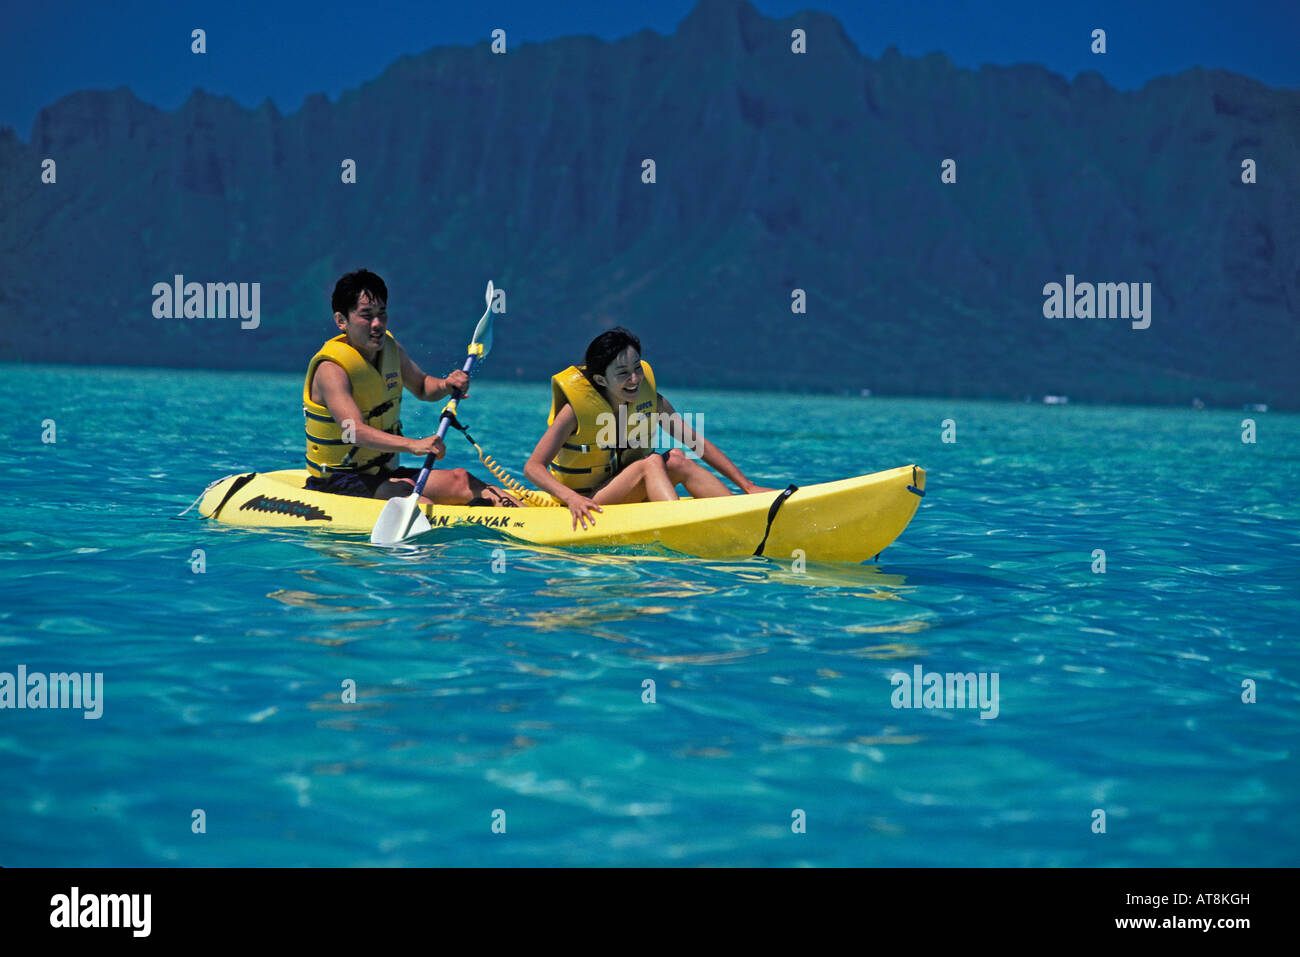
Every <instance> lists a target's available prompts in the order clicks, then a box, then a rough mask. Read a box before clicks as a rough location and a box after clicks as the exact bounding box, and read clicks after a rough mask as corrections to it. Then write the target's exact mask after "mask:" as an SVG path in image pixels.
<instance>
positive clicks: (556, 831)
mask: <svg viewBox="0 0 1300 957" xmlns="http://www.w3.org/2000/svg"><path fill="white" fill-rule="evenodd" d="M3 374H4V379H3V381H4V382H5V387H4V388H5V394H6V397H7V399H8V402H7V403H6V404H7V405H8V406H9V407H10V413H9V414H8V415H6V416H5V417H4V419H3V424H2V425H0V434H3V436H4V439H5V443H6V446H7V447H8V448H9V449H10V450H11V454H12V455H13V459H12V461H11V463H10V465H9V467H8V468H6V469H5V470H4V472H3V473H2V474H0V491H2V492H3V494H0V563H3V564H2V566H0V573H2V574H0V590H2V591H3V601H2V602H0V673H3V672H7V673H10V674H16V672H17V669H18V667H19V666H25V668H26V670H27V672H28V673H29V674H31V673H34V672H41V673H54V672H73V671H75V672H89V673H97V672H98V673H102V675H103V694H102V701H101V704H102V715H101V716H100V717H99V718H98V719H92V720H88V719H86V718H85V717H83V713H82V712H81V711H76V710H71V709H44V710H41V709H21V710H20V709H3V710H0V781H2V782H3V787H0V865H4V866H35V865H56V866H71V865H90V866H107V865H129V866H156V865H186V866H189V865H195V866H199V865H215V866H228V865H323V866H352V865H395V866H412V865H414V866H429V865H583V864H594V865H781V866H785V865H812V866H827V865H829V866H839V865H921V866H925V865H958V866H1007V865H1010V866H1017V865H1032V866H1040V865H1047V866H1052V865H1064V866H1070V865H1083V866H1167V865H1173V866H1179V865H1203V866H1265V865H1270V866H1275V865H1285V866H1295V865H1297V864H1300V762H1298V761H1297V760H1296V750H1297V742H1298V741H1300V686H1298V684H1297V682H1298V679H1300V655H1298V654H1297V650H1296V643H1297V633H1298V632H1300V628H1298V626H1297V621H1298V620H1300V572H1298V571H1297V567H1298V565H1300V531H1298V530H1300V501H1298V499H1300V497H1298V496H1297V491H1298V490H1300V481H1298V480H1300V416H1296V415H1291V414H1282V413H1277V412H1267V413H1246V412H1240V411H1222V410H1203V411H1196V410H1193V409H1190V408H1187V409H1147V408H1105V407H1085V406H1080V405H1078V404H1071V405H1066V406H1045V405H1042V404H1039V403H1034V404H1013V403H1002V404H1000V403H992V402H969V401H950V400H902V399H882V398H862V397H856V396H855V397H847V396H846V397H798V396H795V397H789V396H772V395H765V394H757V393H755V394H736V393H719V392H703V391H690V390H679V389H673V388H671V387H668V388H667V389H666V390H665V392H666V394H667V395H668V396H669V398H670V399H671V400H672V401H673V403H674V404H675V405H676V407H677V408H678V409H679V410H681V411H683V412H685V411H690V412H694V413H702V414H703V415H704V416H705V434H706V435H708V437H709V438H710V439H712V440H713V441H714V442H716V443H717V444H718V445H720V446H721V447H722V448H723V449H724V451H726V452H727V453H728V454H729V455H730V456H731V457H732V459H733V460H734V461H736V462H737V463H738V464H739V465H740V466H741V468H742V469H744V470H745V471H746V472H747V473H748V474H749V475H750V477H751V478H753V479H755V480H756V481H759V482H762V483H765V484H767V485H772V486H779V487H784V485H785V484H786V483H787V482H790V481H793V482H796V483H799V484H809V483H813V482H818V481H825V480H830V479H835V478H842V477H846V476H850V475H857V474H862V473H867V472H874V471H879V470H881V469H886V468H891V467H894V466H899V465H907V464H911V463H916V464H919V465H921V466H923V467H924V468H925V469H926V470H927V473H928V487H927V496H926V498H925V499H924V501H923V502H922V504H921V507H920V509H919V510H918V512H917V514H916V517H915V518H914V519H913V521H912V523H911V525H910V526H909V527H908V529H907V530H906V531H905V532H904V533H903V535H902V537H901V538H900V539H899V540H898V541H897V542H896V543H895V544H894V545H893V546H891V547H890V548H888V549H886V550H885V552H884V553H883V555H881V556H880V559H879V561H878V563H876V564H874V565H809V566H808V567H807V568H806V570H804V571H803V572H802V573H800V572H799V571H798V570H797V569H795V568H794V567H793V566H792V562H791V559H790V557H789V556H776V555H774V556H771V557H769V558H747V559H737V560H726V561H719V560H700V559H693V558H678V557H672V556H670V555H667V554H616V555H598V554H587V553H581V552H572V551H562V550H555V549H537V548H531V547H526V546H516V545H513V544H511V543H509V542H504V543H503V542H502V541H501V540H499V539H483V538H476V537H474V536H472V535H468V536H467V535H465V534H457V535H455V536H453V535H452V534H451V533H448V532H442V533H434V534H435V535H438V534H441V537H440V538H439V537H435V538H429V539H424V540H421V542H420V543H419V544H418V545H416V546H414V547H411V548H407V549H404V550H398V551H392V550H383V549H379V548H375V547H372V546H371V545H370V544H369V543H368V542H367V541H365V540H364V536H356V537H337V536H335V537H331V536H328V535H325V534H313V533H308V532H287V531H263V530H244V529H237V528H230V527H226V526H222V525H218V524H215V523H211V522H207V521H204V520H202V519H200V518H198V517H197V512H191V513H190V514H189V515H187V516H185V517H183V518H178V517H177V515H178V513H180V512H181V511H182V510H183V509H184V508H185V507H186V506H187V505H189V504H190V503H191V502H192V501H193V500H194V498H195V497H196V496H197V495H199V493H200V492H202V491H203V489H204V487H205V486H206V485H208V483H210V482H212V481H213V480H215V479H218V478H220V477H221V476H223V475H226V474H229V473H232V472H243V471H249V470H255V469H256V470H269V469H273V468H281V467H298V463H299V461H300V457H301V454H302V431H301V429H302V418H301V412H300V405H299V394H300V389H301V380H300V378H298V377H296V376H289V375H264V374H227V373H207V372H178V371H168V370H117V369H102V368H86V367H52V366H44V367H34V366H22V365H8V366H5V367H4V369H3ZM547 401H548V395H547V387H546V385H545V384H544V383H538V384H536V385H532V386H528V387H523V386H519V385H513V384H502V383H495V382H491V381H486V380H475V383H474V386H473V388H472V390H471V394H470V397H469V399H468V400H467V401H466V402H465V403H463V405H462V413H463V418H464V420H465V421H466V422H467V423H468V424H469V425H470V426H471V430H472V431H473V433H474V435H475V437H476V438H477V439H478V440H479V441H480V442H481V443H482V444H483V445H484V447H485V449H486V450H487V451H488V452H489V453H490V454H492V455H493V456H495V457H496V458H497V459H498V461H500V462H501V463H502V464H505V465H507V466H510V467H512V470H513V471H515V472H516V474H519V473H520V472H521V471H522V464H523V461H524V459H525V458H526V456H527V454H528V452H529V451H530V450H531V447H532V445H533V443H534V442H535V441H536V439H537V437H538V435H540V433H541V431H542V430H543V428H544V426H545V414H546V408H547ZM417 406H418V408H417ZM438 408H439V407H438V405H433V404H420V403H415V402H414V401H413V400H409V397H408V403H407V407H406V408H404V415H403V420H404V422H405V424H406V429H407V433H408V434H415V433H417V432H419V433H420V434H427V433H428V432H432V431H433V429H434V428H435V425H436V420H437V413H438ZM1248 418H1249V419H1253V420H1254V422H1255V436H1254V438H1255V441H1254V442H1253V443H1246V442H1243V441H1242V435H1243V425H1242V422H1243V420H1244V419H1248ZM945 420H952V424H953V428H952V429H950V430H949V432H950V436H949V437H951V438H955V441H952V442H945V441H943V438H944V435H943V433H944V421H945ZM954 433H955V434H954ZM51 438H52V439H54V441H52V442H51V441H43V439H51ZM448 448H449V454H448V457H447V459H446V460H445V462H446V464H448V465H451V466H464V467H467V468H471V469H472V470H474V471H476V472H478V473H479V474H482V473H483V469H482V468H481V466H478V463H477V460H476V458H475V456H474V454H473V451H472V449H470V447H469V445H468V444H467V443H465V442H464V441H463V440H462V439H460V438H459V437H457V436H452V437H451V438H449V439H448ZM407 464H418V463H417V462H416V461H415V460H413V459H410V458H408V460H407ZM497 548H504V549H505V556H506V562H505V567H504V569H503V570H500V571H494V570H493V555H492V552H493V550H494V549H497ZM196 550H201V551H202V558H203V567H202V571H201V573H199V572H196V570H195V569H196V568H197V567H198V564H197V560H196V556H195V552H196ZM1098 550H1101V551H1102V552H1104V562H1105V565H1104V571H1102V570H1101V564H1100V563H1101V555H1100V552H1099V551H1098ZM498 567H500V563H499V562H498ZM917 666H919V667H920V668H921V669H922V671H923V673H931V672H934V673H940V674H947V673H977V674H985V675H989V676H990V681H991V676H992V675H997V676H998V685H997V687H998V698H997V713H996V717H989V718H983V717H981V710H980V709H978V708H971V707H966V708H958V707H945V708H924V707H923V708H896V707H894V696H895V695H894V692H895V686H894V683H893V681H892V680H891V676H893V675H894V674H896V673H900V672H901V673H906V674H908V675H912V674H914V670H913V669H914V668H915V667H917ZM647 679H648V680H652V681H653V682H654V683H655V686H654V687H655V700H654V702H653V703H647V702H646V701H644V700H643V694H644V692H643V682H645V681H647ZM0 680H3V677H2V676H0ZM348 682H354V683H355V688H356V702H355V703H354V704H351V703H345V702H344V700H343V693H344V692H343V689H344V688H345V686H347V683H348ZM1243 697H1245V698H1247V699H1250V698H1252V697H1253V700H1246V701H1243ZM984 713H988V709H985V712H984ZM198 812H201V813H198ZM200 823H201V825H202V826H201V827H200V826H199V825H200ZM494 825H495V829H494ZM1103 826H1104V831H1102V827H1103Z"/></svg>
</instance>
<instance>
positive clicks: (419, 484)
mask: <svg viewBox="0 0 1300 957" xmlns="http://www.w3.org/2000/svg"><path fill="white" fill-rule="evenodd" d="M493 292H494V290H493V288H492V280H490V279H489V280H488V284H487V295H486V299H487V310H486V311H485V312H484V313H483V318H482V319H480V320H479V321H478V325H477V326H476V327H475V328H474V338H473V339H471V340H470V341H469V350H468V351H469V356H468V357H467V358H466V359H465V366H464V372H465V374H466V375H469V372H470V370H471V369H473V368H474V363H475V362H476V361H477V360H479V359H482V358H484V357H485V356H486V355H487V354H488V351H489V350H490V349H491V348H492V293H493ZM460 398H461V392H460V390H459V389H453V390H452V393H451V401H450V402H448V403H447V405H446V407H445V408H443V410H442V420H441V421H440V422H439V423H438V438H440V439H441V438H443V437H445V436H446V434H447V427H448V426H449V425H450V424H451V419H452V416H454V415H455V414H456V402H457V400H458V399H460ZM433 461H434V460H433V453H432V452H430V453H429V454H428V456H427V457H426V458H425V460H424V468H422V469H421V470H420V476H419V478H417V479H416V480H415V491H414V492H412V493H411V494H410V495H406V496H403V497H402V498H390V499H389V500H388V502H387V503H386V504H385V505H384V510H383V511H382V512H380V513H379V520H378V521H377V522H375V527H374V530H373V531H372V532H371V533H370V541H371V542H372V543H373V544H375V545H396V544H397V543H398V542H401V541H404V540H405V539H408V538H410V537H411V536H413V535H419V534H420V533H421V532H427V531H428V530H429V529H430V528H432V527H433V526H432V525H430V524H429V520H428V519H427V518H425V517H424V513H423V512H421V511H420V495H421V493H423V492H424V485H425V483H426V482H428V481H429V471H430V469H432V468H433Z"/></svg>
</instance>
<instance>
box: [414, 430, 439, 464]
mask: <svg viewBox="0 0 1300 957" xmlns="http://www.w3.org/2000/svg"><path fill="white" fill-rule="evenodd" d="M410 451H411V454H412V455H428V454H429V453H430V452H432V453H433V458H434V461H435V462H436V461H437V460H438V459H440V458H442V457H443V456H444V455H446V454H447V447H446V446H445V445H443V444H442V439H440V438H438V437H437V436H436V435H428V436H425V437H424V438H422V439H411V449H410Z"/></svg>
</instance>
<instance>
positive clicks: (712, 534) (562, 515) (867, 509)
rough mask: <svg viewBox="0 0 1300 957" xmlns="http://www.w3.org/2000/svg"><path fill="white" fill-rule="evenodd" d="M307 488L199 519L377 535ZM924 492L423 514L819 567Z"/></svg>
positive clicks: (919, 484)
mask: <svg viewBox="0 0 1300 957" xmlns="http://www.w3.org/2000/svg"><path fill="white" fill-rule="evenodd" d="M306 481H307V472H306V470H305V469H290V470H285V471H280V472H261V473H255V472H249V473H245V474H242V475H228V476H226V477H225V478H224V479H221V480H220V481H219V482H214V483H213V484H212V485H211V486H209V487H208V490H207V491H206V492H204V494H203V497H202V499H201V500H200V501H199V512H200V513H201V514H202V515H203V516H204V517H205V518H211V519H215V520H216V521H219V522H224V523H226V524H229V525H245V526H251V527H260V528H320V529H326V530H328V531H334V532H347V533H356V534H362V533H365V534H369V533H370V530H371V529H372V528H373V527H374V525H375V521H376V520H377V519H378V518H379V513H380V512H381V511H383V508H384V502H383V501H382V500H381V499H373V498H360V497H354V496H348V495H331V494H329V493H326V492H313V491H309V490H307V489H305V488H304V487H303V486H304V484H305V483H306ZM924 494H925V470H924V469H922V468H919V467H918V466H915V465H906V466H903V467H902V468H896V469H888V470H887V471H884V472H876V473H874V474H872V475H860V476H857V477H856V478H848V479H841V480H840V481H838V482H823V483H821V484H820V485H806V486H802V487H799V488H798V489H796V490H795V491H794V492H791V493H789V494H788V495H787V494H786V493H783V492H756V493H754V494H753V495H731V496H727V497H723V498H701V499H695V498H683V499H679V500H678V501H675V502H639V503H636V504H631V505H606V506H604V509H605V510H604V511H603V512H601V513H599V514H598V515H597V516H596V524H595V525H594V526H593V527H589V528H587V529H583V528H581V527H579V528H578V529H576V530H575V529H574V528H573V516H572V515H571V514H570V513H569V510H568V509H567V508H492V507H486V506H482V507H480V506H475V507H473V508H471V507H469V506H464V505H421V506H420V508H421V510H422V511H423V512H424V514H425V516H426V517H427V518H428V519H429V523H430V524H431V525H432V526H433V528H434V529H435V530H437V529H440V528H453V527H458V526H459V527H465V526H470V525H481V526H484V527H486V528H491V529H496V530H497V531H499V532H502V533H505V534H507V535H510V536H512V537H514V538H517V539H520V540H521V541H525V542H531V543H534V544H537V545H560V546H566V545H584V546H599V547H602V548H615V547H620V546H628V545H661V546H664V547H667V548H669V549H672V550H673V551H676V552H681V553H683V554H686V555H697V556H699V557H701V558H728V557H734V556H740V555H754V554H763V555H767V556H770V557H772V558H778V559H788V558H791V557H793V556H795V554H796V550H800V551H802V552H803V555H802V556H797V557H802V558H804V559H806V560H807V561H810V562H811V561H822V562H861V561H866V560H868V559H870V558H873V557H874V556H876V555H877V554H879V553H880V552H881V551H882V550H883V549H884V548H885V546H886V545H889V544H890V543H891V542H893V541H894V539H896V538H897V537H898V536H899V535H900V534H902V532H903V529H905V528H906V527H907V523H908V522H910V521H911V520H912V516H913V515H914V514H915V513H916V508H917V505H919V504H920V502H921V497H922V496H923V495H924ZM426 534H429V533H426ZM760 549H761V550H760Z"/></svg>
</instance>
